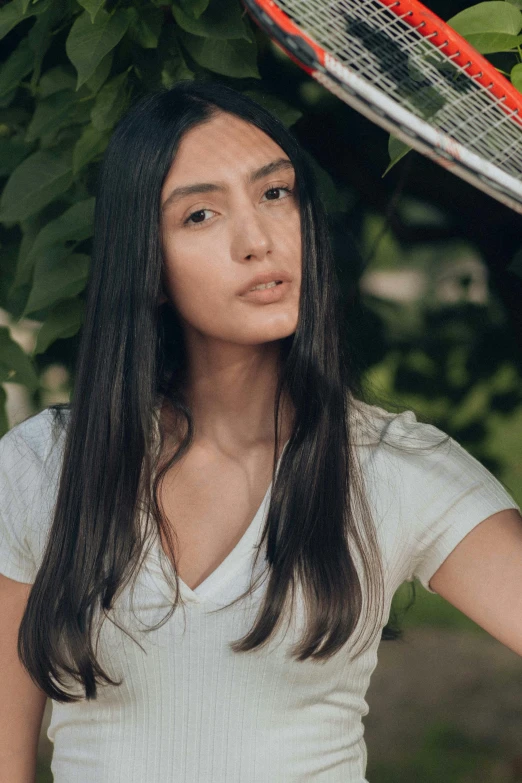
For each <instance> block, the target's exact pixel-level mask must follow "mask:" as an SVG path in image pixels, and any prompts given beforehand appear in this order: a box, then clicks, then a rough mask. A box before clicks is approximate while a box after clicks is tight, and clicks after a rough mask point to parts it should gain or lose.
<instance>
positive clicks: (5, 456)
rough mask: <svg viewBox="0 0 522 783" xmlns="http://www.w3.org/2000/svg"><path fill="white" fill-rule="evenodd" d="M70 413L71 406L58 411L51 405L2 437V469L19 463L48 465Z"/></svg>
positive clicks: (0, 445)
mask: <svg viewBox="0 0 522 783" xmlns="http://www.w3.org/2000/svg"><path fill="white" fill-rule="evenodd" d="M62 414H63V417H62ZM67 415H68V409H67V408H64V409H63V410H62V411H60V412H59V413H58V414H57V413H56V412H55V410H54V409H53V408H51V407H48V408H44V409H43V410H41V411H40V412H39V413H35V414H33V415H32V416H29V417H28V418H26V419H24V420H23V421H21V422H19V423H18V424H15V425H14V426H13V427H11V428H10V429H9V430H8V431H7V432H6V433H5V434H4V435H3V436H2V437H1V438H0V463H1V466H2V468H3V469H8V468H11V469H12V468H13V467H15V466H16V465H17V464H19V465H24V464H27V463H39V464H40V465H42V464H44V463H45V462H46V461H47V459H48V458H49V456H50V454H51V452H52V450H53V445H55V444H56V442H57V441H58V440H59V439H60V436H61V434H62V432H63V431H64V427H63V426H60V425H61V423H62V424H64V423H65V422H66V421H67V418H66V417H67Z"/></svg>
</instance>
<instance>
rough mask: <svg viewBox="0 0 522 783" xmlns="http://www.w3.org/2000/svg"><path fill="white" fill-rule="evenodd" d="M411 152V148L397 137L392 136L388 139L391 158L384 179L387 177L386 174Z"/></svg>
mask: <svg viewBox="0 0 522 783" xmlns="http://www.w3.org/2000/svg"><path fill="white" fill-rule="evenodd" d="M410 150H411V147H410V146H409V145H408V144H405V143H404V142H403V141H401V140H400V139H397V138H396V137H395V136H392V135H390V137H389V139H388V154H389V156H390V164H389V166H388V168H387V169H386V171H385V172H384V174H383V175H382V176H383V177H385V176H386V174H387V173H388V172H389V171H390V169H392V168H393V167H394V166H395V164H396V163H398V162H399V161H400V160H401V159H402V158H404V156H405V155H406V154H407V153H408V152H409V151H410Z"/></svg>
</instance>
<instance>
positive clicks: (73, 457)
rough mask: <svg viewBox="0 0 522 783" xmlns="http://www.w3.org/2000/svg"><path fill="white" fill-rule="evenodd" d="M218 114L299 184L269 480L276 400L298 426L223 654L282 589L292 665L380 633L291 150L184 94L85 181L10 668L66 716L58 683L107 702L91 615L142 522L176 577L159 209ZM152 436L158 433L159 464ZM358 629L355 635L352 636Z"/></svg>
mask: <svg viewBox="0 0 522 783" xmlns="http://www.w3.org/2000/svg"><path fill="white" fill-rule="evenodd" d="M216 112H229V113H231V114H234V115H236V116H237V117H240V118H242V119H243V120H246V121H247V122H249V123H252V124H253V125H255V126H257V127H258V128H260V129H261V130H262V131H263V132H264V133H266V134H267V135H268V136H270V137H271V138H272V139H273V140H274V141H275V142H276V143H277V144H278V145H279V146H280V147H281V148H282V149H283V150H284V152H285V153H286V154H287V156H288V157H289V159H290V160H291V162H292V164H293V166H294V168H295V173H296V183H297V197H298V202H299V209H300V220H301V239H302V284H301V297H300V303H299V317H298V325H297V328H296V331H295V333H294V334H292V335H290V336H289V337H286V338H284V339H282V340H281V357H282V359H281V368H280V375H279V380H278V386H277V391H276V396H275V401H274V428H275V444H274V461H273V475H275V471H276V466H277V455H278V454H279V450H280V444H279V442H278V441H279V427H278V415H279V405H280V398H281V394H282V393H283V391H284V392H286V393H288V394H289V398H290V400H291V402H292V404H293V406H294V409H295V419H294V425H293V430H292V432H291V436H290V439H289V441H288V444H287V447H286V449H285V451H284V453H283V455H282V458H281V462H280V466H279V471H278V473H277V477H276V479H275V480H274V485H273V489H272V494H271V499H270V505H269V510H268V517H267V521H266V525H265V529H264V531H263V541H264V540H265V538H266V541H267V547H266V560H267V563H268V571H269V580H268V582H267V588H266V592H265V595H264V598H263V600H262V603H261V606H260V610H259V613H258V615H257V618H256V621H255V623H254V625H253V627H252V628H251V629H250V630H249V632H248V633H247V634H246V635H245V636H244V637H243V638H242V639H239V640H236V641H234V642H231V643H230V644H231V648H232V649H233V650H234V652H237V653H239V652H247V651H249V650H253V649H255V648H257V647H260V646H262V645H264V644H265V643H266V642H267V641H268V639H269V638H270V636H271V634H272V633H273V631H274V629H275V628H276V627H278V623H279V621H280V618H281V616H282V614H283V609H284V607H285V601H286V598H287V595H288V594H289V591H291V592H292V607H293V604H294V595H293V594H294V588H295V586H296V583H298V584H299V586H300V587H301V588H302V590H303V595H304V599H305V604H306V607H307V626H306V631H305V633H304V636H303V638H302V639H301V641H300V643H299V644H297V645H295V647H293V654H294V656H295V658H296V659H297V660H299V661H303V660H305V659H306V658H309V657H310V658H313V659H317V660H320V659H326V658H328V657H330V656H332V655H333V654H334V653H336V652H337V651H338V650H339V649H340V648H341V647H342V646H343V645H344V644H345V643H346V642H347V641H348V640H349V639H351V640H352V641H357V640H359V639H360V638H362V630H364V628H366V627H367V626H368V627H369V628H370V631H371V634H370V638H371V639H373V638H375V635H376V634H377V633H378V632H379V630H382V628H383V623H382V616H381V615H382V610H383V604H384V601H383V595H384V593H383V575H382V564H381V559H380V554H379V550H378V545H377V539H376V533H375V529H374V525H373V521H372V519H371V513H370V509H369V507H368V503H367V501H366V497H365V492H364V486H363V482H362V477H361V473H360V471H359V468H358V463H357V459H356V452H355V449H354V443H353V440H354V439H353V437H352V431H353V426H352V418H351V415H350V413H351V410H352V406H354V405H355V401H356V398H357V397H359V398H361V397H362V395H361V390H360V388H358V380H357V374H356V373H355V372H354V371H353V368H352V367H351V360H350V356H349V355H348V351H347V349H346V346H345V344H344V341H343V339H342V338H343V335H342V332H343V328H344V327H343V314H342V307H341V295H340V286H339V281H338V279H337V276H336V272H335V268H334V258H333V254H332V248H331V244H330V236H329V227H328V219H327V215H326V212H325V209H324V207H323V205H322V203H321V200H320V198H319V195H318V190H317V183H316V179H315V176H314V173H313V171H312V170H311V168H310V164H309V163H308V161H307V159H306V155H305V153H304V151H303V149H302V148H301V146H300V145H299V143H298V142H297V140H296V138H295V137H294V136H293V134H292V133H291V132H290V131H289V130H287V129H286V128H285V126H284V125H283V124H282V123H281V122H280V121H279V120H278V119H277V118H276V117H275V116H273V115H272V114H271V113H270V112H269V111H267V110H266V109H264V108H263V107H262V106H260V105H259V104H258V103H256V102H255V101H253V100H252V99H250V98H249V97H247V96H246V95H244V94H242V93H240V92H238V91H236V90H235V89H232V88H230V87H228V86H226V85H224V84H222V83H219V82H217V81H206V80H199V81H198V80H196V81H188V80H187V81H181V82H179V83H177V84H176V85H175V86H174V87H173V88H171V89H169V90H161V91H158V92H155V93H153V94H149V95H146V96H145V97H140V99H139V100H138V101H137V102H136V103H135V105H134V106H133V107H132V108H131V109H130V111H129V112H128V113H127V114H126V116H125V117H124V118H123V119H122V120H121V121H120V122H119V124H118V125H117V127H116V129H115V131H114V133H113V135H112V137H111V140H110V142H109V145H108V147H107V150H106V152H105V155H104V159H103V162H102V164H101V167H100V171H99V179H98V188H97V193H96V210H95V230H94V239H93V252H92V264H91V269H90V278H89V282H88V289H87V300H86V309H85V320H84V324H83V327H82V333H81V340H80V346H79V351H78V355H77V363H76V369H75V378H74V388H73V392H72V394H71V402H70V403H69V404H67V405H63V404H62V405H60V404H57V405H54V406H49V408H50V409H51V410H52V411H53V427H54V432H55V434H56V432H59V433H60V432H63V431H64V430H65V431H66V435H65V443H64V446H63V463H62V465H61V472H60V480H59V485H58V492H57V499H56V504H55V507H54V515H53V520H52V526H51V530H50V533H49V536H48V539H47V543H46V548H45V552H44V556H43V560H42V563H41V565H40V567H39V570H38V573H37V575H36V579H35V582H34V585H33V587H32V590H31V593H30V596H29V600H28V603H27V607H26V610H25V613H24V615H23V619H22V622H21V626H20V632H19V639H18V654H19V657H20V659H21V661H22V663H23V664H24V666H25V667H26V669H27V670H28V672H29V673H30V675H31V677H32V678H33V680H34V681H35V683H37V685H38V686H39V687H40V688H41V689H42V690H43V691H44V692H45V693H46V694H47V695H48V696H49V697H51V698H52V699H55V700H56V701H61V702H69V701H78V700H79V698H80V697H79V696H78V697H76V696H75V695H74V694H71V693H68V692H67V690H66V689H65V688H64V679H63V675H64V673H65V674H66V675H70V676H71V677H72V678H73V680H75V681H77V682H78V683H80V684H81V686H82V689H84V690H85V697H86V698H87V699H94V698H96V694H97V685H99V684H101V683H102V682H105V683H110V684H112V685H120V684H121V682H115V681H114V680H112V679H111V678H110V677H109V676H108V674H107V673H106V672H105V671H104V670H103V669H102V668H101V667H100V665H99V663H98V661H97V660H96V655H95V647H94V646H93V640H92V631H93V628H94V618H95V616H96V613H97V612H99V613H103V614H104V615H105V616H106V617H109V618H110V614H108V612H109V610H111V609H112V607H113V606H114V603H115V601H116V599H117V598H118V596H119V595H120V593H121V591H122V590H123V588H124V587H125V586H126V585H127V584H128V583H129V581H130V579H131V577H133V576H134V577H135V576H136V574H137V573H138V571H139V568H140V566H141V563H142V561H143V558H144V556H145V554H144V552H145V548H146V543H147V541H148V536H149V533H150V530H151V528H150V519H152V520H153V522H152V526H153V527H152V529H153V531H154V532H155V534H157V535H159V533H160V531H161V532H162V533H163V536H164V539H165V540H166V542H167V548H168V549H169V550H170V551H169V554H170V560H171V562H172V563H175V555H174V547H173V543H172V531H171V530H170V528H169V525H168V523H167V520H166V519H165V518H164V516H163V514H162V511H161V509H160V507H159V504H158V499H157V489H158V484H159V482H160V480H161V478H162V477H163V476H164V474H165V472H166V471H167V470H168V468H170V467H171V466H172V464H173V463H174V462H176V461H177V460H179V459H180V458H181V457H182V456H183V455H184V454H185V453H186V452H187V450H188V449H189V448H190V445H191V443H192V439H193V434H194V422H193V418H192V413H191V410H190V408H189V406H188V405H187V402H186V400H185V398H184V396H183V394H182V391H181V388H180V377H181V374H182V372H183V369H184V366H185V358H186V357H185V349H184V344H183V339H182V331H181V327H180V321H179V318H178V316H177V314H176V312H175V310H174V308H173V306H172V305H171V304H170V303H166V304H163V305H161V306H160V305H159V297H160V293H161V291H162V263H163V259H162V251H161V239H160V194H161V190H162V185H163V183H164V181H165V178H166V176H167V173H168V172H169V169H170V167H171V165H172V163H173V160H174V159H175V156H176V151H177V149H178V147H179V144H180V142H181V140H182V138H183V136H184V134H185V133H187V131H189V130H190V129H191V128H194V127H195V126H197V125H199V124H201V123H205V122H208V121H209V120H211V119H212V117H213V115H214V114H215V113H216ZM159 401H161V403H162V404H163V405H166V406H167V411H168V413H169V416H171V417H172V420H173V421H175V422H178V424H179V422H184V423H185V425H186V434H185V435H184V436H183V437H181V438H180V440H179V441H178V443H177V448H176V449H175V450H174V453H173V454H172V457H171V459H169V461H168V462H167V463H166V464H165V465H163V466H161V469H159V462H158V457H159V453H160V449H158V450H156V448H155V446H154V444H155V442H156V441H155V438H154V431H155V426H156V423H155V411H156V410H157V406H158V402H159ZM179 431H181V430H179ZM164 435H165V433H164V432H160V441H161V444H160V445H161V447H162V446H163V443H164ZM144 509H145V512H146V513H145V519H146V525H145V527H143V525H142V524H141V523H140V519H141V517H140V514H141V512H143V510H144ZM357 562H360V566H361V567H360V568H359V567H356V563H357ZM168 577H169V581H170V580H171V579H172V580H173V581H171V587H172V588H175V600H174V602H173V605H172V608H171V611H170V612H169V613H168V615H167V616H166V617H165V619H164V620H163V621H162V622H161V623H159V624H158V625H156V626H154V627H153V628H157V627H159V625H161V624H163V622H166V620H167V619H168V618H169V617H170V616H171V615H172V612H174V610H175V609H176V607H177V606H178V605H179V604H180V603H182V601H181V597H180V592H179V583H178V577H177V573H176V570H175V568H174V566H172V569H171V572H170V574H168ZM250 589H253V588H252V586H251V588H250ZM249 592H250V591H247V592H245V593H243V595H242V596H240V597H239V598H238V599H237V600H240V599H242V598H243V597H244V596H246V595H247V594H248V593H249ZM366 599H367V603H366ZM224 608H226V607H224ZM375 609H376V610H377V611H376V612H375V611H374V610H375ZM371 618H373V622H370V619H371ZM361 619H362V620H366V622H364V623H363V625H362V630H361V632H359V633H358V634H356V633H355V631H356V630H357V628H356V626H357V624H358V621H359V620H361ZM153 628H152V627H151V628H150V629H149V630H153ZM390 637H393V632H389V633H388V638H390ZM368 643H369V641H368Z"/></svg>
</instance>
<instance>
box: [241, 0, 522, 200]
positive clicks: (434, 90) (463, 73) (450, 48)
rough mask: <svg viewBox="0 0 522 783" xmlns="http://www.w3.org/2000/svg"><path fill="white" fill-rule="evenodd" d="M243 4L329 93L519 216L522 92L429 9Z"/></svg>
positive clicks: (388, 4) (361, 1)
mask: <svg viewBox="0 0 522 783" xmlns="http://www.w3.org/2000/svg"><path fill="white" fill-rule="evenodd" d="M242 2H243V4H244V6H245V8H246V9H247V10H248V12H249V13H250V14H251V16H252V17H253V19H254V20H255V21H256V23H257V24H258V25H259V26H260V27H261V28H262V29H263V30H264V31H265V32H266V33H267V35H269V36H270V37H271V38H272V39H273V40H274V42H275V43H277V45H278V46H279V47H280V48H281V49H282V50H283V51H284V52H285V53H286V54H287V55H288V56H289V57H290V58H291V59H292V60H293V62H295V63H296V64H297V65H298V66H299V67H300V68H302V69H303V70H304V71H305V72H306V73H308V75H310V76H312V78H314V79H315V80H316V81H318V82H319V83H320V84H322V85H323V86H324V87H325V88H326V89H327V90H329V91H330V92H331V93H332V94H334V95H336V96H337V97H339V98H340V99H341V100H343V101H344V102H345V103H347V104H348V105H350V106H351V107H352V108H354V109H356V110H357V111H358V112H360V113H361V114H363V115H364V116H366V117H367V118H368V119H370V120H371V121H372V122H374V123H376V124H377V125H379V126H380V127H382V128H384V129H385V130H387V131H388V132H389V133H391V134H393V135H394V136H396V137H397V138H398V139H400V140H401V141H403V142H404V143H405V144H408V145H409V146H410V147H412V148H413V149H416V150H417V151H418V152H420V153H421V154H423V155H425V156H427V157H429V158H431V159H432V160H434V161H435V162H436V163H438V164H439V165H441V166H443V167H444V168H446V169H448V170H450V171H452V173H454V174H456V175H458V176H459V177H461V178H462V179H464V180H466V181H467V182H469V183H470V184H472V185H473V186H474V187H477V188H479V189H480V190H482V191H483V192H485V193H487V194H488V195H490V196H493V197H494V198H496V199H497V200H498V201H500V202H502V203H503V204H505V205H506V206H509V207H510V208H511V209H514V210H515V211H516V212H518V213H520V214H522V95H521V94H520V93H518V91H517V90H515V88H514V87H513V86H512V85H511V84H510V83H509V82H508V81H507V80H506V79H505V78H504V77H503V76H502V75H501V74H499V73H498V71H497V70H496V69H495V68H494V66H492V65H491V63H489V62H488V61H487V60H486V59H485V58H484V57H482V55H480V54H479V53H478V52H476V51H475V49H474V48H473V47H472V46H470V45H469V44H468V43H467V42H466V41H465V40H464V39H463V38H462V37H461V36H459V35H458V34H457V33H456V32H455V31H453V30H451V28H450V27H449V26H448V25H446V24H445V23H444V22H443V21H442V20H440V19H439V18H438V17H437V16H435V14H433V13H432V12H431V11H429V9H426V8H425V7H424V6H423V5H422V4H421V3H418V2H417V0H329V2H327V3H324V2H323V3H317V2H314V1H313V0H279V1H278V2H277V3H276V2H274V1H273V0H242ZM436 39H437V44H438V45H435V43H434V41H435V40H436Z"/></svg>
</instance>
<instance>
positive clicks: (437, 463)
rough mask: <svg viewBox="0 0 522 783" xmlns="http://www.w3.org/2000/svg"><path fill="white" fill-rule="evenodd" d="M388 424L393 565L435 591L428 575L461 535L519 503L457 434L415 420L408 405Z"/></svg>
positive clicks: (405, 577)
mask: <svg viewBox="0 0 522 783" xmlns="http://www.w3.org/2000/svg"><path fill="white" fill-rule="evenodd" d="M387 430H388V432H387V439H388V436H390V439H391V441H392V442H393V447H390V448H387V449H386V452H387V456H386V467H387V470H386V471H384V473H385V479H386V477H387V478H388V480H389V481H388V483H387V489H386V506H385V508H386V510H387V513H386V520H387V521H386V525H385V526H386V528H387V531H386V535H387V536H388V538H392V539H393V565H392V566H391V567H392V569H393V570H394V572H395V575H396V576H397V577H400V581H404V580H407V581H411V580H413V579H414V578H417V579H418V580H419V581H420V582H421V584H422V585H423V586H424V587H425V588H426V590H428V591H429V592H431V593H434V592H435V591H434V590H432V589H431V588H430V586H429V582H430V579H431V578H432V576H433V575H434V574H435V572H436V571H437V570H438V568H439V567H440V566H441V565H442V563H443V562H444V560H445V559H446V558H447V557H448V555H449V554H450V553H451V552H452V551H453V549H455V547H456V546H457V545H458V544H459V543H460V541H462V539H463V538H464V537H465V536H466V535H467V534H468V533H469V532H470V531H471V530H473V528H475V527H476V526H477V525H478V524H480V523H481V522H482V521H484V520H485V519H487V518H488V517H489V516H491V515H492V514H495V513H497V512H498V511H503V510H504V509H510V508H514V509H518V511H520V506H519V505H518V504H517V503H516V501H515V500H514V498H513V497H512V496H511V495H510V494H509V492H508V491H507V490H506V489H505V488H504V487H503V485H502V484H501V483H500V481H499V480H498V479H497V478H495V476H493V474H492V473H491V472H490V471H489V470H488V469H487V468H486V467H484V465H482V464H481V463H480V462H479V461H478V460H477V459H476V458H475V457H473V456H472V455H471V454H470V453H469V452H468V451H466V449H464V448H463V447H462V446H461V445H460V444H459V443H458V442H457V441H456V440H454V439H453V438H451V437H449V436H448V435H447V434H446V433H445V432H443V431H442V430H440V429H438V428H437V427H434V426H433V425H431V424H425V423H423V422H419V421H417V419H416V417H415V414H414V413H413V412H412V411H406V412H404V413H401V414H399V415H397V416H395V417H394V418H393V419H392V420H391V422H389V423H388V426H387ZM391 528H393V529H391ZM400 581H399V582H398V583H399V584H400Z"/></svg>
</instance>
